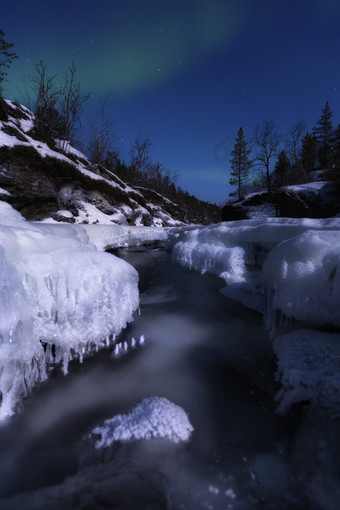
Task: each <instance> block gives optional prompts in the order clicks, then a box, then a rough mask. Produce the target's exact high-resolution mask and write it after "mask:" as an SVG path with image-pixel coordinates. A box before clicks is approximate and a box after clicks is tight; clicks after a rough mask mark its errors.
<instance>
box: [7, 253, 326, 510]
mask: <svg viewBox="0 0 340 510" xmlns="http://www.w3.org/2000/svg"><path fill="white" fill-rule="evenodd" d="M115 254H116V255H118V256H120V257H123V258H124V259H125V260H127V261H128V262H130V263H131V264H132V265H134V266H135V267H136V269H137V270H138V271H139V274H140V294H141V306H140V314H138V313H136V315H135V319H134V322H133V323H131V324H130V325H129V326H128V328H127V329H126V330H125V331H124V332H123V334H122V336H121V339H120V340H121V341H128V342H130V340H131V338H132V337H134V338H136V339H138V338H140V336H141V335H144V337H145V340H146V341H145V344H144V345H143V346H138V347H137V348H135V349H133V350H129V351H128V352H126V353H125V354H124V355H122V356H120V357H119V358H116V357H114V356H113V352H112V349H107V350H103V351H100V352H99V353H97V354H95V355H93V356H91V357H88V358H87V359H85V361H84V363H83V364H79V363H77V362H73V363H71V365H70V369H69V372H70V373H69V375H68V376H67V377H64V376H62V375H61V373H60V372H59V371H58V370H54V371H52V372H51V373H50V377H49V379H48V380H47V381H46V382H44V383H43V384H41V385H40V386H39V387H38V388H37V389H36V390H35V391H34V393H33V394H32V395H30V396H29V398H27V399H26V400H25V401H24V403H23V406H22V410H21V412H20V414H18V415H17V416H15V417H14V418H13V419H12V420H11V421H10V423H7V424H5V425H4V426H3V427H2V428H1V429H0V498H2V499H0V508H1V509H2V510H11V509H16V510H21V509H27V510H35V509H37V510H38V509H47V510H55V509H62V510H68V509H83V510H100V509H131V510H139V509H163V508H164V509H165V508H169V509H172V508H173V509H180V508H183V509H194V510H196V509H197V510H200V509H228V510H232V509H235V510H239V509H240V510H248V509H249V510H250V509H277V510H280V509H288V508H299V509H300V508H301V509H306V508H308V509H314V508H315V509H319V508H329V509H332V506H331V504H329V506H322V505H320V504H319V503H320V501H319V500H320V498H321V496H320V495H319V492H320V491H318V494H317V496H313V497H314V502H313V498H309V496H308V494H309V493H310V490H311V489H310V488H309V486H308V483H309V480H310V479H312V482H313V473H314V471H313V470H312V472H311V473H310V474H309V475H308V473H307V474H304V470H305V465H306V458H307V459H308V456H309V455H310V451H309V450H310V449H311V448H313V446H310V445H309V444H308V445H307V446H306V445H304V442H303V441H304V438H305V437H307V436H308V434H310V431H311V430H312V431H313V430H315V423H316V421H315V419H314V421H313V426H312V428H310V427H309V423H308V420H306V419H302V418H301V417H300V416H299V415H298V414H297V413H295V414H294V415H291V416H290V417H281V416H278V415H277V414H276V413H275V401H274V397H275V393H276V392H277V390H278V386H277V384H278V383H276V382H275V368H276V367H275V359H274V357H273V353H272V349H271V344H270V341H269V339H268V336H267V333H266V331H265V328H264V325H263V321H262V318H261V317H260V316H259V315H258V314H256V313H255V312H252V311H250V310H248V309H246V308H244V307H243V306H242V305H239V304H237V303H234V302H232V301H230V300H228V299H227V298H226V297H224V296H222V295H221V294H219V292H218V289H219V288H220V287H221V286H222V282H221V281H220V280H219V279H218V278H215V277H213V276H211V275H200V274H199V273H196V272H191V271H189V270H187V269H184V268H182V267H180V266H177V265H174V264H171V262H170V255H169V253H168V252H167V251H165V250H163V249H162V248H160V247H159V248H152V247H149V248H145V247H144V248H129V249H120V250H118V251H116V252H115ZM150 396H161V397H166V398H168V399H169V400H170V401H172V402H174V403H175V404H178V405H180V406H181V407H183V409H184V410H185V411H186V412H187V414H188V416H189V419H190V421H191V423H192V425H193V427H194V432H193V434H192V436H191V438H190V440H189V441H188V442H187V443H179V444H175V443H171V442H170V441H168V440H161V439H157V440H156V439H153V440H150V441H146V440H144V441H136V442H131V443H116V444H115V446H114V447H111V448H108V449H101V450H98V449H96V448H95V447H94V440H93V438H91V437H89V432H91V430H92V429H93V428H94V427H95V426H96V425H98V424H101V423H102V422H103V420H105V419H107V418H110V417H113V416H114V415H116V414H118V413H127V412H129V411H130V410H131V409H132V408H133V407H134V406H135V405H136V404H138V403H139V402H140V401H141V400H142V399H143V398H145V397H150ZM303 427H304V428H303ZM327 427H328V429H327ZM320 428H322V430H325V431H326V432H325V434H326V435H327V437H328V439H325V440H326V441H327V440H329V437H330V436H331V434H332V433H333V432H334V427H329V422H328V421H327V424H326V426H325V423H322V424H321V425H320V426H318V427H317V430H319V429H320ZM317 439H318V440H320V437H319V436H318V435H317ZM313 442H314V439H313ZM335 442H336V440H335ZM292 445H293V446H292ZM326 450H327V452H328V454H329V448H326ZM326 460H327V459H326ZM331 461H332V459H330V461H329V462H328V461H327V462H328V464H329V463H331ZM307 471H308V469H307ZM331 475H332V473H331V474H330V476H331ZM308 476H309V478H308ZM328 481H329V480H328V478H327V482H328ZM331 482H332V480H331ZM313 483H314V482H313ZM313 483H312V485H313ZM319 484H320V486H322V482H320V483H319ZM326 485H327V484H326ZM331 489H332V490H333V489H334V487H331ZM321 492H322V491H321ZM331 502H332V501H331ZM334 508H335V507H334Z"/></svg>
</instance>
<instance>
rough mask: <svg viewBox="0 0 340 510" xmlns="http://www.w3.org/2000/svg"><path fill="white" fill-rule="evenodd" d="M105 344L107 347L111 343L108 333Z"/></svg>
mask: <svg viewBox="0 0 340 510" xmlns="http://www.w3.org/2000/svg"><path fill="white" fill-rule="evenodd" d="M105 345H106V347H108V346H109V345H110V337H109V335H107V337H106V339H105Z"/></svg>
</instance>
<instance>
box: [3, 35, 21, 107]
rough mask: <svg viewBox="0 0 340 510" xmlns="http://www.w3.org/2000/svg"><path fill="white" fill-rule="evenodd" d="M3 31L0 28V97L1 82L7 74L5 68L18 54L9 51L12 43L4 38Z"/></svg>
mask: <svg viewBox="0 0 340 510" xmlns="http://www.w3.org/2000/svg"><path fill="white" fill-rule="evenodd" d="M4 36H5V33H4V31H3V30H1V28H0V97H1V96H2V83H3V81H4V79H5V77H6V76H7V69H8V68H9V67H10V65H11V63H12V61H13V60H14V59H15V58H18V56H17V55H16V54H15V53H14V52H12V51H10V49H11V48H13V46H14V43H8V42H6V40H5V39H4Z"/></svg>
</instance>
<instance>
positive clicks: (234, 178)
mask: <svg viewBox="0 0 340 510" xmlns="http://www.w3.org/2000/svg"><path fill="white" fill-rule="evenodd" d="M250 152H251V151H250V149H248V148H247V142H246V141H245V139H244V134H243V129H242V127H240V129H239V130H238V132H237V137H236V140H235V145H234V150H233V151H232V152H231V156H232V159H231V160H230V163H231V172H230V179H229V184H231V185H232V186H237V188H236V190H235V191H233V192H231V193H229V195H230V196H232V197H235V196H236V197H237V198H238V200H241V197H242V194H243V192H244V187H245V184H246V181H247V178H248V173H249V169H250V167H251V161H249V159H248V156H249V154H250Z"/></svg>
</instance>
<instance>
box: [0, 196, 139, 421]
mask: <svg viewBox="0 0 340 510" xmlns="http://www.w3.org/2000/svg"><path fill="white" fill-rule="evenodd" d="M0 282H1V297H0V305H1V325H0V393H1V395H0V396H1V406H0V418H4V417H7V416H10V415H12V414H13V412H14V411H15V408H16V404H17V402H18V400H19V399H20V398H21V397H22V396H23V395H25V394H26V393H27V391H29V390H30V389H31V388H32V386H33V385H34V383H35V382H36V381H39V380H41V379H42V378H44V377H45V364H46V363H51V362H59V361H60V362H62V364H63V370H64V373H66V372H67V365H68V361H69V360H70V359H72V357H73V356H74V355H76V356H77V357H78V358H80V360H81V359H82V356H83V354H84V353H86V352H87V351H89V350H91V349H93V348H94V347H96V348H98V347H99V346H101V345H106V344H107V343H108V341H109V340H110V338H112V337H114V336H115V335H116V334H118V333H119V332H120V331H121V330H122V328H124V327H125V326H126V324H127V322H129V321H130V320H132V314H133V312H134V310H136V308H137V307H138V304H139V295H138V274H137V272H136V271H135V269H134V268H133V267H132V266H130V265H129V264H127V263H126V262H124V261H123V260H121V259H118V258H117V257H114V256H113V255H109V254H107V253H99V252H98V251H97V250H96V248H95V247H94V245H93V244H91V243H90V242H89V237H88V235H87V233H86V231H85V230H84V229H83V228H82V227H80V226H79V225H77V226H75V225H65V224H60V225H59V224H58V225H48V224H38V223H29V222H27V221H25V220H24V219H23V218H22V217H21V215H20V214H19V213H18V212H17V211H15V210H14V209H12V207H11V206H10V205H9V204H7V203H6V202H0ZM41 342H43V343H44V344H46V352H44V349H43V347H42V343H41ZM52 345H54V346H55V352H54V353H53V352H52Z"/></svg>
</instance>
